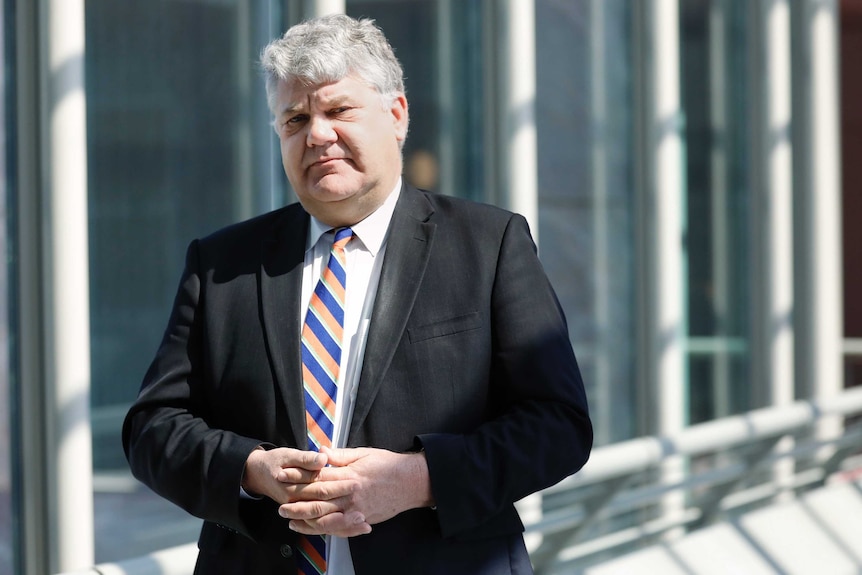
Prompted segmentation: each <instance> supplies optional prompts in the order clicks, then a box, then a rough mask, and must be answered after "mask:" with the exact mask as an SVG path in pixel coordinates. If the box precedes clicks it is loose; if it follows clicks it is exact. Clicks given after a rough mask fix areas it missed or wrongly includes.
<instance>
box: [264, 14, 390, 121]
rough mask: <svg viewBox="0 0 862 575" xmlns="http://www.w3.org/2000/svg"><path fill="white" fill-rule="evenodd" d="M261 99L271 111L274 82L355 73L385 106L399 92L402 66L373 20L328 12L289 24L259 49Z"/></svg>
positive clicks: (324, 79)
mask: <svg viewBox="0 0 862 575" xmlns="http://www.w3.org/2000/svg"><path fill="white" fill-rule="evenodd" d="M260 61H261V65H262V67H263V71H264V76H265V79H266V99H267V103H268V104H269V109H270V110H271V111H272V112H273V113H275V97H276V91H277V88H278V83H279V82H282V81H284V82H288V81H291V80H293V79H297V80H299V81H301V82H303V83H305V84H306V85H316V84H328V83H331V82H338V81H339V80H343V79H344V78H346V77H347V76H349V75H355V76H356V77H358V78H359V79H361V80H363V81H364V82H367V83H368V84H369V85H370V86H371V87H373V88H374V89H376V90H377V92H379V93H380V95H381V96H382V97H383V101H384V105H388V104H389V103H390V102H391V101H392V99H393V98H395V97H396V96H397V95H398V94H399V93H400V94H403V93H404V71H403V70H402V69H401V64H400V63H399V62H398V59H397V58H395V53H394V51H393V50H392V46H390V45H389V42H388V41H387V40H386V37H385V36H384V35H383V32H382V31H381V30H380V28H378V27H377V26H376V25H375V24H374V20H370V19H361V20H355V19H353V18H351V17H349V16H345V15H343V14H333V15H330V16H323V17H320V18H315V19H313V20H308V21H306V22H303V23H301V24H297V25H296V26H293V27H291V28H290V29H288V31H287V32H285V33H284V36H282V37H281V38H279V39H277V40H273V41H272V42H270V43H269V44H268V45H267V46H266V47H265V48H264V49H263V52H262V53H261V58H260Z"/></svg>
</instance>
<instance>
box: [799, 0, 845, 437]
mask: <svg viewBox="0 0 862 575" xmlns="http://www.w3.org/2000/svg"><path fill="white" fill-rule="evenodd" d="M794 7H795V9H796V16H798V18H797V21H798V28H797V30H796V31H797V34H796V44H795V46H794V47H795V48H796V50H795V53H794V55H795V57H796V58H797V59H798V60H797V62H795V64H796V65H795V66H794V72H795V73H796V77H795V78H794V92H793V95H794V104H795V109H794V111H795V113H796V117H797V122H796V124H797V125H796V126H795V128H796V130H795V132H794V135H795V136H796V138H797V139H796V146H795V147H796V155H795V156H794V157H795V159H796V165H797V172H798V173H797V177H796V178H795V183H796V188H797V190H796V196H795V197H796V200H797V202H798V203H799V209H798V210H797V220H796V222H797V225H798V227H799V230H798V233H797V236H798V238H799V242H798V244H797V249H798V252H799V253H798V256H797V259H796V261H797V262H798V266H799V268H800V269H799V273H798V274H797V275H796V278H797V284H796V286H797V292H798V295H797V301H798V302H799V305H798V311H797V317H798V322H799V331H798V341H799V345H798V347H797V350H796V355H797V358H798V363H797V370H798V373H799V378H800V382H799V383H800V385H799V388H800V393H802V394H804V395H805V396H806V397H810V398H813V399H823V398H827V397H831V396H833V395H836V394H838V393H840V392H841V389H842V388H843V381H844V376H843V368H842V365H843V355H842V341H843V331H844V330H843V303H842V299H843V298H842V284H841V277H842V244H841V237H842V236H841V175H840V174H841V141H840V119H839V91H838V88H839V70H838V33H839V28H838V11H839V7H838V2H837V0H796V4H795V6H794ZM848 160H849V161H854V159H852V158H848ZM840 426H841V422H840V421H839V420H837V419H836V420H832V421H830V422H828V423H826V424H825V426H824V427H823V428H822V429H821V433H825V434H827V435H832V434H835V433H840Z"/></svg>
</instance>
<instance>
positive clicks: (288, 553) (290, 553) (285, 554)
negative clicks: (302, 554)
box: [278, 543, 293, 559]
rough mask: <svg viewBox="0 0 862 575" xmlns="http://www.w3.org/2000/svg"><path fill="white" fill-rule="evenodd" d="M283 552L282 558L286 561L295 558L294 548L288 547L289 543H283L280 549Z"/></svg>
mask: <svg viewBox="0 0 862 575" xmlns="http://www.w3.org/2000/svg"><path fill="white" fill-rule="evenodd" d="M278 550H279V551H281V556H282V557H284V558H285V559H290V558H291V557H293V547H291V546H290V545H288V544H287V543H282V545H281V547H279V548H278Z"/></svg>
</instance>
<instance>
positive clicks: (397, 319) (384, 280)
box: [348, 185, 436, 441]
mask: <svg viewBox="0 0 862 575" xmlns="http://www.w3.org/2000/svg"><path fill="white" fill-rule="evenodd" d="M432 213H434V210H433V208H432V207H431V205H430V204H429V203H428V200H426V199H425V197H424V196H423V195H422V194H421V193H419V192H418V191H417V190H415V189H414V188H411V187H410V186H408V185H404V186H403V188H402V191H401V197H399V198H398V204H397V205H396V206H395V211H394V212H393V214H392V222H391V223H390V225H389V236H388V238H387V240H386V253H385V255H384V260H383V268H382V270H381V272H380V283H379V285H378V288H377V297H376V299H375V301H374V310H373V312H372V315H371V326H370V329H369V332H368V341H367V343H366V346H365V358H364V361H363V365H362V373H361V375H360V378H359V389H358V393H357V397H356V405H355V406H354V410H353V419H352V421H351V424H350V434H349V436H348V441H352V439H354V438H356V437H357V433H358V431H359V429H360V428H361V427H362V424H363V422H364V421H365V418H366V417H367V416H368V412H369V411H370V409H371V405H372V403H374V398H375V396H376V395H377V392H378V391H379V389H380V384H381V382H382V381H383V376H384V374H385V373H386V370H387V369H388V368H389V363H390V362H391V361H392V356H393V354H394V353H395V349H396V348H397V347H398V343H399V342H400V341H401V337H402V335H403V333H404V329H405V327H406V325H407V318H408V317H409V316H410V312H411V311H412V309H413V302H414V301H415V299H416V294H417V293H418V291H419V286H420V285H421V284H422V277H423V275H424V274H425V268H426V266H427V264H428V258H429V256H430V254H431V244H432V240H433V238H434V230H435V228H436V225H435V224H433V223H429V222H428V218H430V216H431V214H432Z"/></svg>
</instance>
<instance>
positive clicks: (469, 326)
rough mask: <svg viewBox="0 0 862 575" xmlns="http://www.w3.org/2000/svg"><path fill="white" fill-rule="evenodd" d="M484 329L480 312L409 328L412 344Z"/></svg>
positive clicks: (408, 332)
mask: <svg viewBox="0 0 862 575" xmlns="http://www.w3.org/2000/svg"><path fill="white" fill-rule="evenodd" d="M480 327H482V315H481V314H480V313H479V312H478V311H474V312H470V313H467V314H464V315H457V316H454V317H450V318H447V319H443V320H440V321H435V322H434V323H429V324H427V325H420V326H417V327H410V328H407V335H408V337H409V338H410V343H417V342H420V341H424V340H426V339H431V338H434V337H443V336H447V335H453V334H456V333H461V332H464V331H470V330H473V329H479V328H480Z"/></svg>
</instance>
